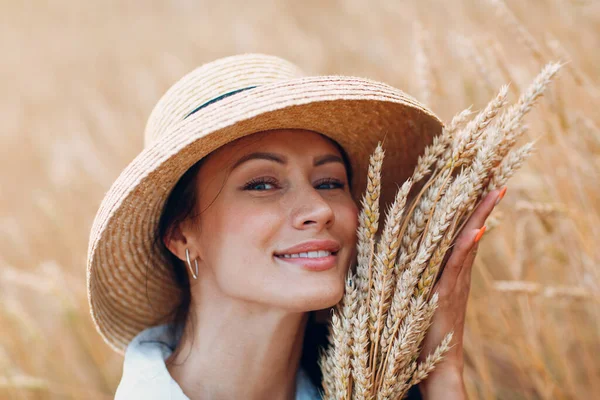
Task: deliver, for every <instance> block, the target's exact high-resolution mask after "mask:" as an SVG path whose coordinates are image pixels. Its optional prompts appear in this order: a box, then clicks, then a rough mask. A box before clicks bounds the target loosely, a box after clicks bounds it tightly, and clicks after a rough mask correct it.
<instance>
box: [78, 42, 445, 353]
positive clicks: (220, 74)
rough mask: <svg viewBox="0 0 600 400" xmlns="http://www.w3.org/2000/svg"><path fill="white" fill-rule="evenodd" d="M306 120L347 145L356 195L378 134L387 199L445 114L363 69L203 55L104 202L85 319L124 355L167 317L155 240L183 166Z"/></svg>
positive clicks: (156, 116) (165, 101) (171, 303)
mask: <svg viewBox="0 0 600 400" xmlns="http://www.w3.org/2000/svg"><path fill="white" fill-rule="evenodd" d="M279 128H301V129H307V130H312V131H316V132H319V133H321V134H323V135H325V136H328V137H329V138H331V139H333V140H335V141H336V142H338V143H339V144H340V145H341V146H342V147H343V148H344V150H345V151H346V152H347V155H348V158H349V161H350V163H351V165H352V169H353V172H354V182H353V188H352V193H353V195H354V197H355V199H357V200H360V198H361V197H362V194H363V190H364V188H365V184H366V173H367V169H368V163H369V156H370V155H371V154H372V152H373V151H374V149H375V147H376V145H377V143H378V142H379V141H381V140H383V138H384V137H385V142H384V150H385V151H386V157H385V161H384V167H383V172H382V188H383V190H382V206H384V204H389V203H390V200H391V199H393V196H394V194H395V191H396V188H397V184H399V183H402V182H403V181H404V180H405V179H406V178H407V176H408V175H409V174H410V173H411V172H412V169H413V167H414V165H415V163H416V160H417V157H418V156H419V155H420V153H421V152H422V150H423V149H424V147H425V146H426V145H427V144H428V143H430V141H431V140H432V138H433V137H434V136H435V135H437V134H438V133H440V132H441V129H442V123H441V121H440V120H439V119H438V118H437V117H436V116H435V115H434V114H433V113H432V112H431V111H429V110H428V109H427V108H425V107H424V106H423V105H421V104H419V103H418V102H417V101H416V100H414V99H413V98H411V97H410V96H408V95H406V94H405V93H403V92H402V91H400V90H398V89H396V88H393V87H391V86H389V85H386V84H383V83H379V82H375V81H372V80H368V79H363V78H355V77H345V76H304V75H303V73H302V72H301V71H300V69H299V68H298V67H296V66H295V65H293V64H291V63H290V62H288V61H286V60H283V59H281V58H278V57H273V56H267V55H261V54H245V55H239V56H233V57H227V58H223V59H219V60H216V61H214V62H211V63H208V64H205V65H202V66H200V67H199V68H197V69H195V70H194V71H192V72H190V73H189V74H187V75H186V76H184V77H183V78H182V79H181V80H179V81H178V82H177V83H175V84H174V85H173V86H172V87H171V88H170V89H169V90H168V91H167V92H166V93H165V94H164V96H163V97H162V98H161V99H160V100H159V101H158V103H157V104H156V106H155V108H154V110H153V111H152V113H151V115H150V118H149V120H148V123H147V126H146V131H145V137H144V139H145V143H144V149H143V150H142V151H141V152H140V153H139V154H138V155H137V157H135V159H134V160H133V161H132V162H131V163H130V164H129V165H128V166H127V167H126V168H125V169H124V171H123V172H122V173H121V174H120V175H119V177H118V178H117V180H116V181H115V182H114V183H113V185H112V187H111V188H110V189H109V191H108V192H107V193H106V196H105V197H104V199H103V200H102V203H101V205H100V208H99V210H98V213H97V215H96V218H95V220H94V223H93V226H92V229H91V233H90V240H89V248H88V259H87V289H88V300H89V304H90V309H91V314H92V318H93V320H94V323H95V325H96V328H97V329H98V331H99V332H100V334H101V335H102V337H103V338H104V340H105V341H106V342H107V343H108V344H109V345H110V346H111V347H112V348H113V349H114V350H116V351H118V352H120V353H123V352H124V350H125V348H126V347H127V344H128V343H129V341H130V340H131V339H133V337H134V336H135V335H136V334H137V333H139V332H140V331H142V330H143V329H145V328H147V327H150V326H154V325H157V324H160V323H164V322H168V319H167V318H168V316H169V314H170V313H171V311H172V310H173V309H174V308H175V307H176V306H177V305H178V303H179V299H180V292H179V289H178V288H177V286H176V284H175V282H174V281H173V278H172V275H171V271H170V268H171V266H170V265H168V262H167V261H166V257H165V255H164V254H162V253H161V251H160V250H159V249H158V248H156V246H154V234H155V231H156V228H157V224H158V221H159V218H160V215H161V212H162V209H163V206H164V204H165V202H166V200H167V198H168V196H169V194H170V192H171V190H172V189H173V187H174V186H175V184H176V183H177V181H178V180H179V178H180V177H181V176H182V175H183V174H184V172H185V171H186V170H187V169H188V168H189V167H191V166H192V165H193V164H194V163H195V162H196V161H198V160H199V159H201V158H202V157H204V156H205V155H207V154H209V153H210V152H212V151H213V150H215V149H217V148H218V147H220V146H223V145H224V144H226V143H228V142H231V141H233V140H235V139H238V138H240V137H243V136H246V135H250V134H252V133H255V132H259V131H264V130H269V129H279Z"/></svg>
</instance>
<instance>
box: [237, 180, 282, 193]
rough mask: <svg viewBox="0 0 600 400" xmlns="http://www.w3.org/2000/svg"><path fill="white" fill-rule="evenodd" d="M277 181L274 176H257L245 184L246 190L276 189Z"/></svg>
mask: <svg viewBox="0 0 600 400" xmlns="http://www.w3.org/2000/svg"><path fill="white" fill-rule="evenodd" d="M276 186H277V181H276V180H275V179H272V178H266V177H264V178H256V179H252V180H251V181H250V182H248V183H246V184H245V185H244V190H256V191H264V190H271V189H275V187H276Z"/></svg>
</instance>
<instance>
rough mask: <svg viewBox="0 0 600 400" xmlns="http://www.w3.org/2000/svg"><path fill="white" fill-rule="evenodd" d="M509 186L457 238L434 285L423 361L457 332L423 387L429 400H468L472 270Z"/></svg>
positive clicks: (486, 201)
mask: <svg viewBox="0 0 600 400" xmlns="http://www.w3.org/2000/svg"><path fill="white" fill-rule="evenodd" d="M504 193H506V187H504V188H503V189H502V190H494V191H492V192H490V193H489V194H488V195H487V196H486V198H485V199H484V200H483V201H482V202H481V203H480V204H479V206H478V207H477V209H476V210H475V212H474V213H473V215H472V216H471V218H469V220H468V222H467V223H466V224H465V226H464V228H463V230H462V231H461V233H460V234H459V236H458V238H457V239H456V243H455V245H454V248H453V250H452V253H451V255H450V258H449V259H448V262H447V263H446V266H445V268H444V270H443V272H442V275H441V277H440V280H439V281H438V282H437V284H436V285H435V286H434V289H433V290H434V292H437V293H438V296H439V301H438V308H437V310H436V312H435V315H434V316H433V321H432V324H431V327H430V328H429V330H428V331H427V335H426V336H425V340H424V341H423V348H422V350H421V356H420V358H421V361H422V360H424V359H425V357H427V355H428V354H430V353H433V352H434V350H435V349H436V347H437V346H438V345H439V344H440V342H441V341H442V339H443V338H444V337H445V336H446V334H447V333H449V332H450V331H454V335H453V337H452V342H451V346H452V348H451V349H450V350H449V351H448V353H446V355H445V356H444V359H443V360H442V361H441V362H440V363H439V364H438V365H437V366H436V368H435V369H434V370H433V372H432V373H431V374H430V375H429V377H428V378H427V379H425V380H424V381H423V382H421V384H420V385H419V388H420V390H421V393H422V395H423V397H424V398H425V399H464V398H466V391H465V387H464V383H463V366H464V360H463V332H464V326H465V314H466V310H467V300H468V297H469V289H470V286H471V269H472V267H473V261H474V260H475V255H476V253H477V247H478V243H477V242H478V241H479V239H480V238H481V235H482V234H483V232H485V225H484V224H485V221H486V219H487V218H488V216H489V215H490V213H491V212H492V210H493V209H494V207H495V205H496V204H497V203H498V201H500V199H502V197H504Z"/></svg>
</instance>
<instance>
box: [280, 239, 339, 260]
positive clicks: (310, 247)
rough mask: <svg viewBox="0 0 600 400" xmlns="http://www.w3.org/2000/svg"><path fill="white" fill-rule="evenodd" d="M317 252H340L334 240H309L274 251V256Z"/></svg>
mask: <svg viewBox="0 0 600 400" xmlns="http://www.w3.org/2000/svg"><path fill="white" fill-rule="evenodd" d="M319 250H325V251H329V252H331V253H337V252H338V251H339V250H340V244H339V243H338V242H336V241H335V240H310V241H308V242H304V243H300V244H297V245H296V246H293V247H290V248H288V249H285V250H282V251H276V252H275V254H274V255H275V256H281V255H284V254H296V253H304V252H309V251H319ZM321 258H324V257H321Z"/></svg>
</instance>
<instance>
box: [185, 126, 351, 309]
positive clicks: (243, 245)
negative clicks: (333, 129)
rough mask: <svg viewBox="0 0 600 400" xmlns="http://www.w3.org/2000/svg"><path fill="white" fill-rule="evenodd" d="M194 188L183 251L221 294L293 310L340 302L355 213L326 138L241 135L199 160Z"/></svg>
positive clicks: (298, 133) (294, 133)
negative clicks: (193, 258) (195, 260)
mask: <svg viewBox="0 0 600 400" xmlns="http://www.w3.org/2000/svg"><path fill="white" fill-rule="evenodd" d="M196 189H197V198H198V200H197V204H196V208H195V210H194V215H195V217H194V218H192V220H191V221H192V225H191V228H190V229H189V232H188V234H187V240H188V243H187V244H186V246H187V247H190V251H191V250H192V249H194V250H195V252H194V254H195V255H197V256H198V261H199V274H200V275H201V276H202V277H201V278H200V279H205V278H211V279H213V280H214V281H215V283H216V286H217V287H218V289H219V290H220V291H221V292H222V293H223V294H224V295H226V296H229V297H234V298H237V299H241V300H244V301H248V302H254V303H256V302H257V303H261V304H265V305H270V306H276V307H280V308H283V309H287V310H292V311H296V312H303V311H311V310H317V309H323V308H326V307H330V306H333V305H334V304H336V303H337V302H338V301H339V300H340V299H341V297H342V295H343V291H344V278H345V275H346V272H347V269H348V267H349V263H350V261H351V259H352V258H353V257H354V255H355V253H354V251H355V250H354V249H355V245H356V229H357V213H358V209H357V206H356V203H355V202H354V200H353V199H352V197H351V195H350V190H349V187H348V180H347V174H346V168H345V166H344V163H343V161H342V156H341V154H340V152H339V151H338V150H337V148H336V146H335V145H334V144H333V143H331V142H330V141H329V140H328V139H326V138H325V137H324V136H321V135H320V134H318V133H315V132H311V131H305V130H276V131H266V132H260V133H256V134H253V135H250V136H247V137H244V138H241V139H239V140H237V141H235V142H232V143H229V144H228V145H225V146H223V147H221V148H219V149H218V150H216V151H215V152H213V153H211V155H210V156H209V157H207V158H206V159H205V160H204V162H203V164H202V166H201V167H200V169H199V171H198V175H197V180H196ZM303 246H304V247H303ZM317 251H320V252H319V253H314V252H317ZM286 254H287V255H286ZM315 256H316V257H315ZM205 274H209V275H205ZM192 282H193V281H192ZM192 293H193V285H192Z"/></svg>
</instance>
